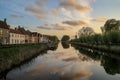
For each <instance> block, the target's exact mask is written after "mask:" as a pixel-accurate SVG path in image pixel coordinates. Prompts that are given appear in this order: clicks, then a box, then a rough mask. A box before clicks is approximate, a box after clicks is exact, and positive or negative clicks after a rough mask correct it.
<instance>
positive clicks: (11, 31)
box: [9, 29, 22, 34]
mask: <svg viewBox="0 0 120 80" xmlns="http://www.w3.org/2000/svg"><path fill="white" fill-rule="evenodd" d="M9 31H10V33H16V34H22V33H21V32H20V31H18V30H15V29H9Z"/></svg>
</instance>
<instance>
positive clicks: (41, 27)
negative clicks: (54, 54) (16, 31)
mask: <svg viewBox="0 0 120 80" xmlns="http://www.w3.org/2000/svg"><path fill="white" fill-rule="evenodd" d="M37 28H39V29H46V30H51V29H52V28H51V27H49V26H48V24H44V25H42V26H38V27H37Z"/></svg>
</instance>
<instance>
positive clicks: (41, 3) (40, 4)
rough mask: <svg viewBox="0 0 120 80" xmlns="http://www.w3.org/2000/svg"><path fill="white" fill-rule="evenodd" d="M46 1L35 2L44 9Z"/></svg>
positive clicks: (38, 0)
mask: <svg viewBox="0 0 120 80" xmlns="http://www.w3.org/2000/svg"><path fill="white" fill-rule="evenodd" d="M47 1H48V0H36V4H37V5H38V6H41V7H45V6H46V5H47Z"/></svg>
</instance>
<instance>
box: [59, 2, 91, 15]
mask: <svg viewBox="0 0 120 80" xmlns="http://www.w3.org/2000/svg"><path fill="white" fill-rule="evenodd" d="M59 5H60V6H61V7H63V8H65V9H67V10H71V11H73V10H77V11H80V12H83V13H85V12H89V11H91V10H92V8H91V7H90V6H88V5H82V4H81V3H80V2H78V1H77V0H61V2H60V4H59Z"/></svg>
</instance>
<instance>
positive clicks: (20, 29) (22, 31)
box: [17, 26, 28, 35]
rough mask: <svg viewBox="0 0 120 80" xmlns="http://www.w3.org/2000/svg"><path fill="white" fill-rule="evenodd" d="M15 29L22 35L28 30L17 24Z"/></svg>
mask: <svg viewBox="0 0 120 80" xmlns="http://www.w3.org/2000/svg"><path fill="white" fill-rule="evenodd" d="M17 30H19V31H20V32H21V33H22V34H24V35H28V32H27V31H26V30H25V29H24V28H23V27H20V26H18V28H17Z"/></svg>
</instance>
